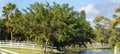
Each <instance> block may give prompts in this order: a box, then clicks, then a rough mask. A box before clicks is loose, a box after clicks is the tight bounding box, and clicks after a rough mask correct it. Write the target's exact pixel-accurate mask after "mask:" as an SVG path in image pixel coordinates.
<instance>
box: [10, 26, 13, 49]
mask: <svg viewBox="0 0 120 54" xmlns="http://www.w3.org/2000/svg"><path fill="white" fill-rule="evenodd" d="M10 34H11V40H10V48H13V43H12V37H13V33H12V27H11V28H10Z"/></svg>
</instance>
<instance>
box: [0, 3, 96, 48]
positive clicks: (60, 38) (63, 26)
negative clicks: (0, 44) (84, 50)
mask: <svg viewBox="0 0 120 54" xmlns="http://www.w3.org/2000/svg"><path fill="white" fill-rule="evenodd" d="M2 14H3V15H2V16H1V17H2V18H0V40H13V41H30V42H35V43H37V44H42V45H45V46H47V45H53V46H56V47H57V49H58V50H60V49H61V48H63V47H65V46H75V45H76V44H78V45H79V46H85V47H86V43H87V42H90V43H91V41H92V40H93V38H94V37H95V36H94V33H93V29H92V28H91V27H90V24H89V22H87V21H86V14H85V11H81V12H80V13H79V12H77V11H74V10H73V7H70V6H69V5H68V4H62V5H60V4H57V3H55V2H53V4H52V5H51V4H49V3H47V2H46V3H45V4H43V3H39V2H36V3H34V4H31V5H29V7H27V8H25V9H23V10H19V9H18V8H17V7H16V5H15V4H13V3H8V4H6V5H5V6H4V7H3V10H2Z"/></svg>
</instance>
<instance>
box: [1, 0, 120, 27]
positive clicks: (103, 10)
mask: <svg viewBox="0 0 120 54" xmlns="http://www.w3.org/2000/svg"><path fill="white" fill-rule="evenodd" d="M46 1H47V2H49V3H50V4H52V3H53V2H56V3H59V4H63V3H68V4H69V5H70V6H74V10H75V11H79V12H80V11H81V10H85V11H86V14H87V20H88V21H89V22H91V24H92V25H93V23H92V21H93V19H94V18H95V16H98V15H103V16H106V17H109V18H112V14H113V13H114V10H115V8H117V7H118V6H120V0H0V15H2V7H3V6H4V5H5V4H7V3H9V2H11V3H15V4H16V5H17V7H18V8H19V9H20V10H22V9H23V8H26V7H29V4H33V3H35V2H42V3H45V2H46Z"/></svg>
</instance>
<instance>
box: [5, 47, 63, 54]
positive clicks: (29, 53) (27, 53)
mask: <svg viewBox="0 0 120 54" xmlns="http://www.w3.org/2000/svg"><path fill="white" fill-rule="evenodd" d="M3 49H6V50H10V51H14V52H17V53H19V54H63V53H62V52H47V53H44V52H43V51H42V50H33V49H24V48H23V49H22V48H7V47H4V48H3Z"/></svg>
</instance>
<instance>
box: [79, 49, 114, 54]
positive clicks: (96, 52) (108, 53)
mask: <svg viewBox="0 0 120 54" xmlns="http://www.w3.org/2000/svg"><path fill="white" fill-rule="evenodd" d="M77 54H114V52H113V51H112V50H108V49H92V50H86V51H83V52H79V53H77Z"/></svg>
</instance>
